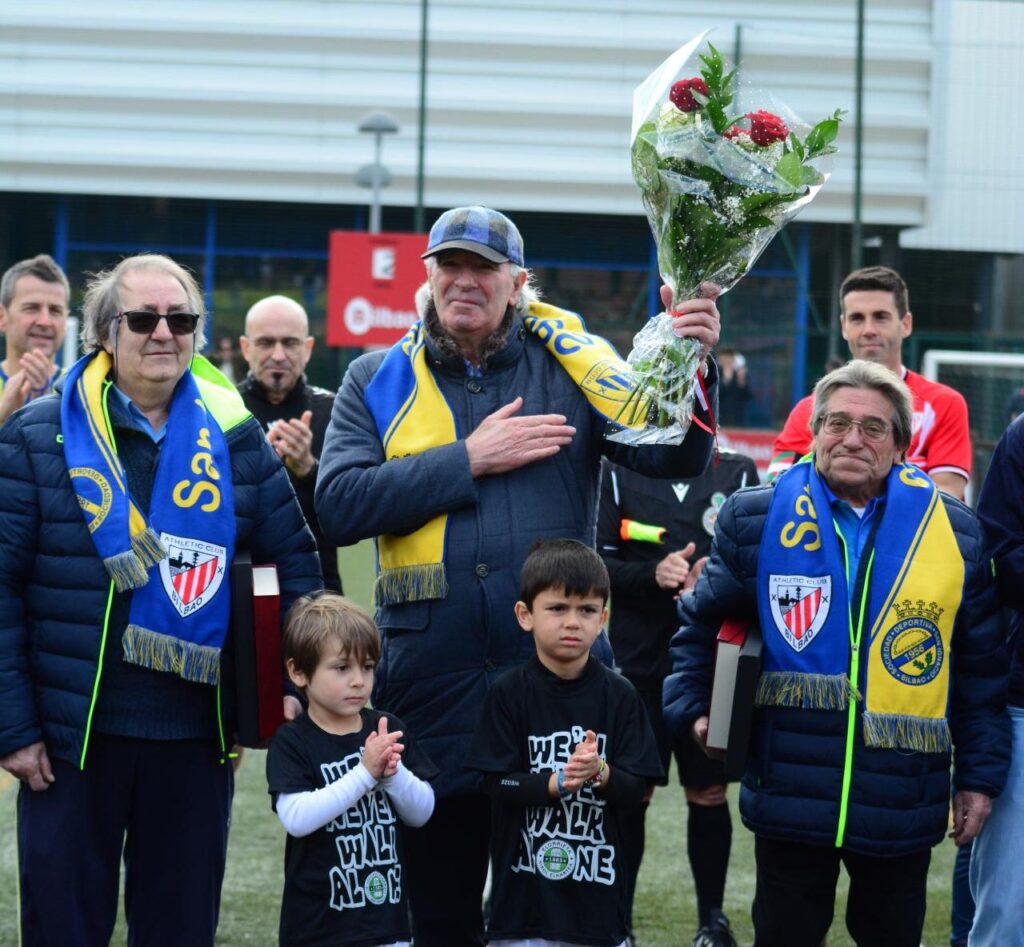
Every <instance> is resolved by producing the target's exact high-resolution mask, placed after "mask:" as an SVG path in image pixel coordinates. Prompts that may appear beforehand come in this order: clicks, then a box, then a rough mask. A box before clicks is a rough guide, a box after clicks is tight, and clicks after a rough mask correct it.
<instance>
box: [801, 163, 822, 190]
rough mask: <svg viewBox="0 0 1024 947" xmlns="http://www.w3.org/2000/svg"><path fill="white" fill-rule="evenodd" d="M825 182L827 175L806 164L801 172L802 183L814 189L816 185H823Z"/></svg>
mask: <svg viewBox="0 0 1024 947" xmlns="http://www.w3.org/2000/svg"><path fill="white" fill-rule="evenodd" d="M824 180H825V175H824V174H822V173H821V172H820V171H819V170H818V169H817V168H814V167H812V166H811V165H809V164H805V165H804V166H803V169H802V170H801V172H800V181H801V183H802V184H805V185H808V186H810V187H814V186H815V185H816V184H822V183H823V182H824Z"/></svg>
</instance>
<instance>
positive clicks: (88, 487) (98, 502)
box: [68, 467, 114, 533]
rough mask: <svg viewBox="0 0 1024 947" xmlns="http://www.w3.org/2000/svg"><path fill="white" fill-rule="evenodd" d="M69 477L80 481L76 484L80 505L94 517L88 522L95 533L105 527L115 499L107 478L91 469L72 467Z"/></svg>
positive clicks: (91, 531) (91, 530)
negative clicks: (105, 521) (104, 522)
mask: <svg viewBox="0 0 1024 947" xmlns="http://www.w3.org/2000/svg"><path fill="white" fill-rule="evenodd" d="M68 476H69V477H71V479H72V480H75V481H79V482H78V483H76V484H75V493H76V495H77V497H78V505H79V506H80V507H81V508H82V509H83V510H84V511H85V512H86V513H87V514H88V515H89V516H90V517H92V518H91V519H90V520H89V521H88V527H89V532H90V533H93V532H95V531H96V530H97V529H99V528H100V526H101V525H103V521H104V520H105V519H106V518H107V514H108V513H109V512H110V507H111V504H112V503H113V498H114V495H113V492H112V491H111V489H110V484H109V483H107V479H106V477H104V476H103V475H102V474H101V473H99V471H96V470H93V469H92V468H91V467H72V468H71V470H69V471H68ZM81 481H85V482H84V483H83V482H81Z"/></svg>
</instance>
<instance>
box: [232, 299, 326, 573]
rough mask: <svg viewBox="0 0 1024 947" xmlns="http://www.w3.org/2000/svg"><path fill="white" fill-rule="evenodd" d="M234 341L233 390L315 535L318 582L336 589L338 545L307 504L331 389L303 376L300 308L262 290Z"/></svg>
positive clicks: (304, 333)
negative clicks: (237, 375) (238, 379)
mask: <svg viewBox="0 0 1024 947" xmlns="http://www.w3.org/2000/svg"><path fill="white" fill-rule="evenodd" d="M239 341H240V343H241V346H242V355H243V357H244V358H245V360H246V362H248V363H249V374H248V375H246V377H245V379H244V380H243V381H242V383H241V384H240V385H239V386H238V390H239V392H241V395H242V398H243V400H244V401H245V406H246V407H247V408H248V409H249V410H250V411H251V412H252V413H253V414H254V415H255V416H256V418H257V420H258V421H259V422H260V423H261V424H262V425H263V426H264V427H265V428H266V430H267V440H268V441H270V444H271V446H272V447H273V448H274V450H276V451H277V455H278V456H279V457H280V458H281V460H282V461H283V462H284V465H285V466H286V467H287V468H288V474H289V476H290V477H291V481H292V486H294V487H295V493H296V495H297V496H298V498H299V504H300V506H301V507H302V512H303V515H304V516H305V517H306V522H307V523H309V528H310V529H311V530H312V531H313V535H314V536H315V537H316V545H317V550H318V552H319V553H320V566H321V568H322V569H323V574H324V586H325V587H326V588H328V589H333V590H334V591H336V592H340V591H341V576H340V575H339V574H338V551H337V549H336V548H335V547H334V546H332V545H331V544H330V543H328V542H327V541H326V539H324V534H323V532H322V531H321V530H320V524H319V522H318V521H317V518H316V511H315V510H314V508H313V489H314V487H315V486H316V472H317V466H318V465H319V460H320V452H321V451H322V450H323V446H324V432H325V431H326V430H327V423H328V422H329V421H330V420H331V407H332V406H333V404H334V392H333V391H328V390H327V389H326V388H318V387H316V386H315V385H310V384H309V383H308V382H307V381H306V375H305V371H306V365H307V364H308V363H309V357H310V355H311V354H312V353H313V337H312V336H311V335H310V334H309V318H308V317H307V315H306V310H305V309H303V308H302V306H300V305H299V304H298V303H297V302H295V300H293V299H289V298H288V297H287V296H267V297H266V298H265V299H261V300H260V301H259V302H257V303H256V304H255V305H254V306H253V307H252V308H251V309H250V310H249V312H248V314H247V315H246V317H245V335H243V336H242V337H241V339H240V340H239Z"/></svg>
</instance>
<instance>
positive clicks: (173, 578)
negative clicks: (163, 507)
mask: <svg viewBox="0 0 1024 947" xmlns="http://www.w3.org/2000/svg"><path fill="white" fill-rule="evenodd" d="M160 539H161V541H162V542H163V544H164V548H165V549H166V550H167V558H166V559H161V560H160V578H161V580H162V581H163V584H164V591H165V592H166V593H167V597H168V598H169V599H170V600H171V603H172V604H173V605H174V607H175V608H176V609H177V610H178V614H179V615H181V617H182V618H185V617H186V616H188V615H191V614H193V613H194V612H197V611H199V609H201V608H202V607H203V606H204V605H206V604H207V603H209V602H210V601H212V600H213V597H214V596H215V595H216V594H217V590H218V589H219V588H220V584H221V582H222V581H223V579H224V569H225V566H226V565H227V550H226V549H225V548H224V547H223V546H218V545H216V544H215V543H208V542H204V541H203V540H201V539H188V538H186V537H184V536H172V535H171V534H170V533H161V534H160Z"/></svg>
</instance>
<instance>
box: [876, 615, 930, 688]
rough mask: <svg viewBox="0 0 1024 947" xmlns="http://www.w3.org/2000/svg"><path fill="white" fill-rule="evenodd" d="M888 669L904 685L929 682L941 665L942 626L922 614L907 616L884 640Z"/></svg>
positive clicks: (883, 657) (883, 645)
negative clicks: (919, 615)
mask: <svg viewBox="0 0 1024 947" xmlns="http://www.w3.org/2000/svg"><path fill="white" fill-rule="evenodd" d="M882 661H883V662H884V664H885V669H886V670H887V671H888V672H889V673H890V674H891V675H892V676H893V677H894V678H896V680H897V681H900V682H902V683H903V684H912V685H917V684H927V683H928V682H929V681H933V680H934V679H935V675H936V674H938V673H939V669H940V668H941V667H942V638H941V636H940V635H939V629H938V628H936V627H935V625H933V624H932V623H931V622H930V621H928V620H927V619H924V618H920V617H914V618H905V619H904V620H903V621H900V622H897V623H896V624H895V625H893V626H892V628H890V629H889V631H888V633H887V634H886V636H885V638H884V639H883V641H882Z"/></svg>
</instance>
